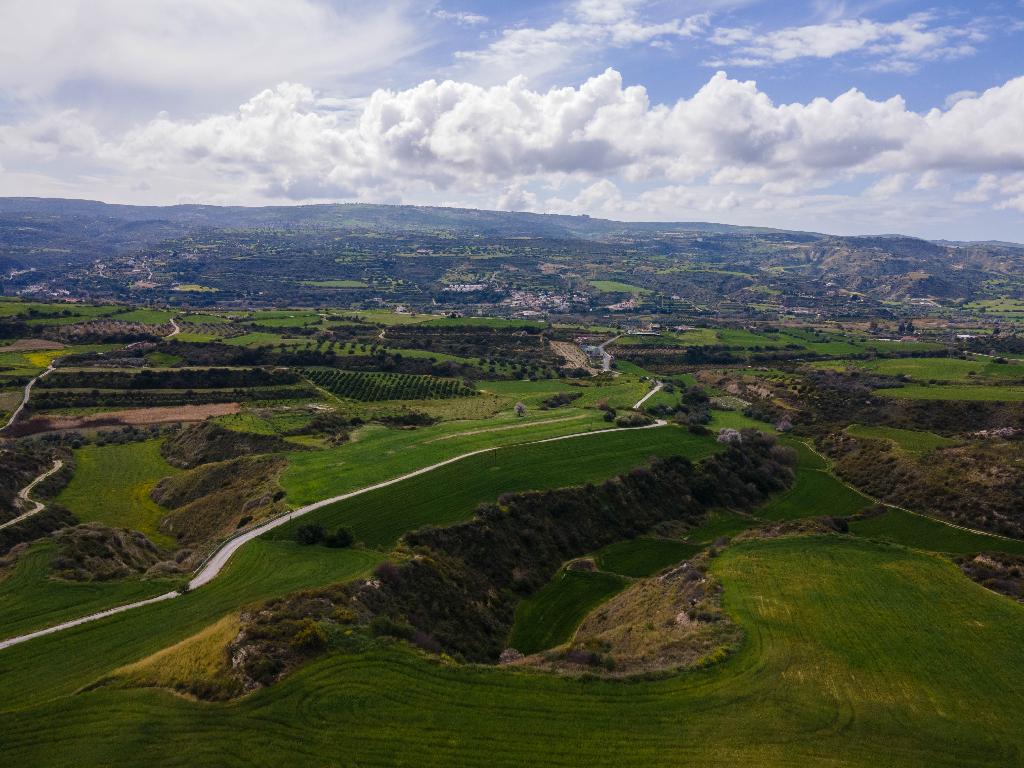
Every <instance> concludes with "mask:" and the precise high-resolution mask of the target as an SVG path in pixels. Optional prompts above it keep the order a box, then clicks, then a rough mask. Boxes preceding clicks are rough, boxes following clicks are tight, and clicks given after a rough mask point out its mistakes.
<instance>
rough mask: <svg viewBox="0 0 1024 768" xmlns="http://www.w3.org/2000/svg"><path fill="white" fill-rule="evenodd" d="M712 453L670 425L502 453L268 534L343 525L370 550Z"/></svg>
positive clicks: (702, 441) (707, 443) (709, 445)
mask: <svg viewBox="0 0 1024 768" xmlns="http://www.w3.org/2000/svg"><path fill="white" fill-rule="evenodd" d="M716 448H717V445H716V443H714V442H713V441H712V440H710V439H709V438H706V437H699V436H696V435H693V434H691V433H689V432H687V431H686V430H683V429H681V428H678V427H669V426H666V427H660V428H658V429H650V430H640V431H629V430H626V431H621V432H611V433H608V434H604V435H594V436H592V437H577V438H572V439H571V440H565V441H562V440H559V441H555V442H550V443H537V444H533V445H519V446H511V447H508V448H499V449H496V450H495V451H493V452H488V453H484V454H478V455H476V456H471V457H469V458H466V459H462V460H460V461H457V462H454V463H452V464H449V465H447V466H444V467H440V468H438V469H435V470H433V471H431V472H427V473H424V474H422V475H418V476H416V477H412V478H409V479H408V480H403V481H402V482H401V483H396V484H395V485H391V486H387V487H386V488H381V489H379V490H376V491H371V492H369V493H364V494H361V495H359V496H356V497H354V498H352V499H346V500H345V501H340V502H337V503H335V504H332V505H329V506H326V507H322V508H321V509H318V510H315V511H313V512H310V513H308V514H306V515H304V516H303V517H302V518H301V519H300V520H296V521H293V522H291V523H288V524H287V525H283V526H281V527H280V528H276V529H275V530H273V531H272V532H270V533H269V534H268V535H269V536H273V537H274V538H279V539H284V538H291V537H293V536H294V535H295V529H296V528H297V527H298V526H300V525H306V524H308V523H311V522H318V523H321V524H323V525H325V526H327V527H328V528H334V527H337V526H345V527H347V528H349V529H351V530H352V531H353V533H355V535H356V538H357V539H358V540H360V541H364V542H366V544H368V545H369V546H373V547H386V546H390V545H392V544H394V542H395V541H396V540H397V539H398V537H399V536H401V535H402V534H403V533H404V532H405V531H408V530H413V529H416V528H421V527H423V526H425V525H450V524H452V523H455V522H459V521H461V520H465V519H467V518H469V516H470V515H471V514H472V513H473V510H474V509H475V508H476V507H477V505H478V504H480V503H481V502H484V501H494V500H496V499H497V498H498V496H500V495H501V494H502V493H509V492H518V491H527V490H543V489H547V488H558V487H562V486H566V485H576V484H580V483H586V482H595V481H600V480H604V479H605V478H608V477H612V476H614V475H616V474H619V473H621V472H625V471H626V470H628V469H631V468H632V467H635V466H637V465H639V464H643V463H646V461H647V460H648V459H649V458H650V457H652V456H669V455H674V454H678V455H682V456H687V457H689V458H690V459H692V460H697V459H700V458H703V457H705V456H709V455H711V454H712V453H713V452H714V451H715V450H716Z"/></svg>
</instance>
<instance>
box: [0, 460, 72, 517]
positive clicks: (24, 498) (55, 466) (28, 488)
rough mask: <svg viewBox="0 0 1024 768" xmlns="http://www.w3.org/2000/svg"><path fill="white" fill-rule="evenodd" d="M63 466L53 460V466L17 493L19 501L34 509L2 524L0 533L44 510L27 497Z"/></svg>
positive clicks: (43, 506)
mask: <svg viewBox="0 0 1024 768" xmlns="http://www.w3.org/2000/svg"><path fill="white" fill-rule="evenodd" d="M63 466H64V462H63V461H61V460H60V459H55V460H54V462H53V466H52V467H50V468H49V469H48V470H46V471H45V472H43V474H41V475H40V476H39V477H37V478H36V479H35V480H33V481H32V482H31V483H29V484H28V485H26V486H25V487H24V488H22V489H21V490H20V491H18V498H19V499H21V500H22V501H27V502H30V503H32V504H35V507H34V508H32V509H30V510H29V511H28V512H26V513H24V514H22V515H18V516H17V517H16V518H14V519H13V520H8V521H7V522H6V523H3V524H2V525H0V531H2V530H3V529H4V528H6V527H7V526H9V525H14V524H15V523H20V522H21V521H22V520H25V519H26V518H29V517H32V515H37V514H39V513H40V512H42V511H43V510H44V509H45V508H46V505H45V504H43V502H41V501H32V499H30V498H29V497H28V495H29V494H30V493H32V490H33V489H34V488H35V487H36V486H37V485H39V484H40V483H41V482H43V480H45V479H46V478H48V477H49V476H50V475H52V474H53V473H54V472H56V471H57V470H59V469H60V468H61V467H63Z"/></svg>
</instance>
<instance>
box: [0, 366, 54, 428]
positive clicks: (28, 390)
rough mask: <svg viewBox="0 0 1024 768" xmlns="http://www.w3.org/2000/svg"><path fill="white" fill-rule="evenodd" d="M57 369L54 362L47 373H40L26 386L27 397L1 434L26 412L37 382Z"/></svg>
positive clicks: (23, 398) (4, 426)
mask: <svg viewBox="0 0 1024 768" xmlns="http://www.w3.org/2000/svg"><path fill="white" fill-rule="evenodd" d="M54 362H56V361H54ZM55 367H56V366H55V365H54V363H53V362H52V363H50V365H49V367H48V368H47V369H46V370H45V371H43V372H42V373H40V374H39V375H38V376H36V377H35V378H34V379H32V381H30V382H29V383H28V384H26V385H25V395H24V396H23V397H22V398H21V405H19V406H18V408H17V410H15V412H14V413H12V414H11V418H9V419H8V420H7V423H6V424H4V425H3V426H2V427H0V432H2V431H3V430H5V429H7V428H8V427H9V426H11V424H13V423H14V422H15V421H17V420H18V417H19V416H20V415H21V412H22V411H23V410H25V406H26V405H28V398H29V396H30V395H31V394H32V387H34V386H35V384H36V382H37V381H39V380H40V379H42V378H44V377H45V376H49V375H50V374H51V373H53V370H54V368H55Z"/></svg>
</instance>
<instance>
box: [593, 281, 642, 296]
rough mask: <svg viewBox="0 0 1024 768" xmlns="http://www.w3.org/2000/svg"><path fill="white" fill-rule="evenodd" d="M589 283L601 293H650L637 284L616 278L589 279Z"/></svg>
mask: <svg viewBox="0 0 1024 768" xmlns="http://www.w3.org/2000/svg"><path fill="white" fill-rule="evenodd" d="M590 285H591V286H592V287H594V288H596V289H597V290H599V291H601V292H602V293H634V294H645V293H650V290H648V289H647V288H641V287H640V286H639V285H630V284H629V283H620V282H619V281H618V280H591V281H590Z"/></svg>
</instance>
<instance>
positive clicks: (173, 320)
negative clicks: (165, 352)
mask: <svg viewBox="0 0 1024 768" xmlns="http://www.w3.org/2000/svg"><path fill="white" fill-rule="evenodd" d="M171 325H172V326H174V330H173V331H171V332H170V333H168V334H167V335H166V336H164V338H165V339H173V338H174V337H175V336H177V335H178V334H179V333H181V326H180V325H178V320H177V318H174V317H172V318H171Z"/></svg>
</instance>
